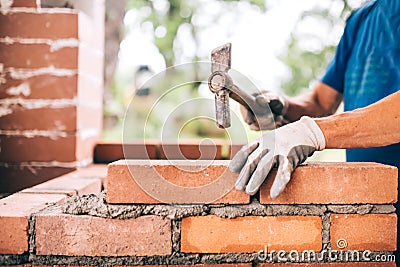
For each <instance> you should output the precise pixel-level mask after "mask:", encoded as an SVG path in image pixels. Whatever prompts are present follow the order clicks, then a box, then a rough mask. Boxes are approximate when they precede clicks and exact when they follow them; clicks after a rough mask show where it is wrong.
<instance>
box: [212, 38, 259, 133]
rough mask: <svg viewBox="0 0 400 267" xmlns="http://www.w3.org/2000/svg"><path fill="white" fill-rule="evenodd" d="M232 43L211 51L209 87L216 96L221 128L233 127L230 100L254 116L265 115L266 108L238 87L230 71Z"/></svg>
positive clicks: (216, 111) (217, 116) (217, 113)
mask: <svg viewBox="0 0 400 267" xmlns="http://www.w3.org/2000/svg"><path fill="white" fill-rule="evenodd" d="M231 47H232V45H231V44H230V43H227V44H224V45H222V46H220V47H217V48H215V49H214V50H212V51H211V75H210V76H209V78H208V87H209V88H210V90H211V92H213V93H214V94H215V115H216V122H217V125H218V127H220V128H228V127H230V126H231V115H230V109H229V98H232V99H234V100H235V101H236V102H238V103H240V104H241V105H243V106H245V107H246V108H247V109H248V110H250V111H251V112H253V114H264V113H266V108H265V107H263V106H261V105H259V104H258V102H257V101H256V98H255V97H254V96H252V95H250V94H248V93H247V92H245V91H243V90H241V89H240V88H239V87H237V86H236V85H235V84H234V83H233V81H232V78H231V77H230V76H229V74H228V71H229V70H230V68H231Z"/></svg>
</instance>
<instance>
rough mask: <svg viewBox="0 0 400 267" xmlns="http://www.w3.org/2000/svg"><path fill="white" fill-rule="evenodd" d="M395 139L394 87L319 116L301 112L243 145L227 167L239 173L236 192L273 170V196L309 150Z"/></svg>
mask: <svg viewBox="0 0 400 267" xmlns="http://www.w3.org/2000/svg"><path fill="white" fill-rule="evenodd" d="M398 142H400V91H399V92H397V93H394V94H392V95H390V96H388V97H386V98H384V99H382V100H380V101H379V102H377V103H375V104H372V105H370V106H368V107H365V108H361V109H357V110H353V111H350V112H345V113H342V114H338V115H331V116H329V117H325V118H320V119H311V118H310V117H307V116H304V117H302V118H301V119H300V120H298V121H296V122H294V123H289V124H287V125H285V126H283V127H280V128H278V129H276V130H273V131H269V132H267V133H265V134H264V135H262V136H261V137H260V138H259V139H257V140H255V141H254V142H251V143H249V144H248V145H246V146H244V147H243V148H242V149H241V150H240V151H239V152H238V153H237V154H236V155H235V157H234V158H233V159H232V161H231V163H230V165H229V168H230V169H231V170H232V171H234V172H240V174H239V177H238V180H237V182H236V188H237V189H238V190H246V192H247V193H248V194H255V193H256V192H257V191H258V189H259V188H260V186H261V184H262V183H263V182H264V180H265V178H266V177H267V175H268V174H269V172H270V171H271V169H272V168H273V166H275V165H277V166H278V171H277V174H276V177H275V180H274V182H273V184H272V187H271V192H270V194H271V197H272V198H275V197H277V196H278V195H279V194H280V193H281V192H282V190H283V189H284V188H285V186H286V184H287V183H288V182H289V180H290V175H291V173H292V171H293V170H294V169H295V168H296V167H297V166H298V165H299V164H301V163H302V162H304V161H305V160H306V159H307V157H309V156H311V155H312V154H313V153H314V152H315V151H318V150H323V149H325V148H356V147H373V146H385V145H390V144H394V143H398Z"/></svg>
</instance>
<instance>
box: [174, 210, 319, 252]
mask: <svg viewBox="0 0 400 267" xmlns="http://www.w3.org/2000/svg"><path fill="white" fill-rule="evenodd" d="M321 231H322V221H321V218H320V217H316V216H303V217H301V216H271V217H260V216H246V217H238V218H235V219H223V218H219V217H217V216H213V215H210V216H202V217H187V218H183V219H182V233H181V236H182V237H181V250H182V252H193V253H229V252H238V253H239V252H248V253H251V252H258V251H260V250H264V251H265V250H266V248H267V249H268V251H271V250H275V251H279V250H285V251H290V250H298V251H303V250H314V251H320V250H321V248H322V235H321Z"/></svg>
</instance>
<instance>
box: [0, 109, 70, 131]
mask: <svg viewBox="0 0 400 267" xmlns="http://www.w3.org/2000/svg"><path fill="white" fill-rule="evenodd" d="M54 103H56V102H54ZM3 108H4V109H7V110H9V111H10V113H9V114H6V115H3V116H1V117H0V129H2V130H41V131H46V130H47V131H65V132H72V131H76V130H77V108H76V106H69V107H61V108H51V107H50V108H49V107H46V108H35V109H26V108H22V107H20V106H16V105H12V106H8V107H3Z"/></svg>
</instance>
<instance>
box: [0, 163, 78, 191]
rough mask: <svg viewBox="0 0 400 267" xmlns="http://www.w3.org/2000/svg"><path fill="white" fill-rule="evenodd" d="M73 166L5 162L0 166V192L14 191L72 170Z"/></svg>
mask: <svg viewBox="0 0 400 267" xmlns="http://www.w3.org/2000/svg"><path fill="white" fill-rule="evenodd" d="M73 170H74V168H73V167H70V168H66V167H57V166H48V167H46V166H43V167H41V166H32V165H23V166H21V165H18V164H7V166H0V192H1V193H14V192H17V191H19V190H22V189H24V188H28V187H31V186H34V185H37V184H40V183H43V182H45V181H47V180H49V179H52V178H54V177H57V176H60V175H63V174H66V173H68V172H71V171H73Z"/></svg>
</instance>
